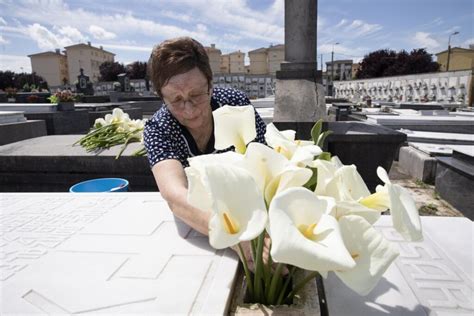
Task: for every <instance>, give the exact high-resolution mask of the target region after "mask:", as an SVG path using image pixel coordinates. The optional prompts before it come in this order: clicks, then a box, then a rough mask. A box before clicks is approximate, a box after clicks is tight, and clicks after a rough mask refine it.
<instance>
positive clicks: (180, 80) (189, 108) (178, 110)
mask: <svg viewBox="0 0 474 316" xmlns="http://www.w3.org/2000/svg"><path fill="white" fill-rule="evenodd" d="M161 94H162V96H163V100H164V102H165V104H166V106H167V107H168V109H169V111H170V112H171V114H173V116H174V117H175V118H176V119H177V120H178V121H179V122H180V123H181V124H182V125H184V126H186V127H188V128H190V129H199V128H202V127H204V126H206V125H207V124H212V110H211V89H210V87H209V86H208V84H207V79H206V77H205V76H204V74H203V73H202V72H201V71H200V70H199V69H198V68H193V69H191V70H190V71H188V72H185V73H182V74H179V75H176V76H173V77H171V78H170V79H169V81H168V83H167V84H166V85H164V86H163V87H162V88H161Z"/></svg>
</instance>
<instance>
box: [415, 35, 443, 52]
mask: <svg viewBox="0 0 474 316" xmlns="http://www.w3.org/2000/svg"><path fill="white" fill-rule="evenodd" d="M412 41H413V43H414V44H415V45H416V46H417V47H426V48H427V49H428V50H432V49H435V48H438V47H439V46H440V44H439V42H438V41H437V40H435V39H434V38H433V37H432V36H431V34H430V33H427V32H416V33H415V35H414V36H413V38H412Z"/></svg>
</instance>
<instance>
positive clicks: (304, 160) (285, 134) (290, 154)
mask: <svg viewBox="0 0 474 316" xmlns="http://www.w3.org/2000/svg"><path fill="white" fill-rule="evenodd" d="M265 140H266V142H267V144H268V145H270V146H271V147H272V148H273V149H275V151H277V152H278V153H280V154H282V155H284V156H285V157H286V158H287V159H288V160H289V161H291V162H292V163H294V164H295V165H297V166H298V167H305V166H307V165H309V164H310V163H311V162H312V161H313V160H314V157H315V156H318V155H320V154H321V153H322V152H323V151H322V150H321V148H319V146H316V145H315V144H314V143H313V142H311V141H304V140H295V131H293V130H286V131H279V130H278V129H277V128H276V127H275V125H273V123H270V124H268V125H267V131H266V133H265Z"/></svg>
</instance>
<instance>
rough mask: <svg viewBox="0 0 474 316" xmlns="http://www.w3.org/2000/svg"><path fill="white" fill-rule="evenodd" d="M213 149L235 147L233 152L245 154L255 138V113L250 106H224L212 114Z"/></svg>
mask: <svg viewBox="0 0 474 316" xmlns="http://www.w3.org/2000/svg"><path fill="white" fill-rule="evenodd" d="M212 115H213V117H214V137H215V144H214V147H215V148H216V149H218V150H222V149H226V148H229V147H230V146H234V147H235V151H236V152H238V153H240V154H243V153H245V150H246V147H247V144H248V143H250V142H251V141H253V140H254V139H255V137H257V131H256V129H255V113H254V108H253V107H252V106H251V105H246V106H229V105H224V106H222V107H220V108H218V109H217V110H215V111H214V112H212Z"/></svg>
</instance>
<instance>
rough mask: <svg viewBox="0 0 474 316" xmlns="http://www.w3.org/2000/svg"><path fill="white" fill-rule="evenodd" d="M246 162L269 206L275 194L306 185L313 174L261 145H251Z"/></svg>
mask: <svg viewBox="0 0 474 316" xmlns="http://www.w3.org/2000/svg"><path fill="white" fill-rule="evenodd" d="M244 160H245V168H246V169H247V170H248V171H249V172H250V174H251V175H252V176H253V177H254V179H255V181H256V183H257V186H258V188H259V189H260V190H261V192H263V194H264V197H265V201H266V202H267V205H269V204H270V202H271V200H272V199H273V197H274V196H275V194H277V193H278V192H280V191H283V190H284V189H287V188H291V187H296V186H302V185H304V184H305V183H306V182H308V180H309V179H310V178H311V175H312V174H313V173H312V171H311V170H309V169H308V168H300V167H297V166H295V165H293V164H292V163H290V162H289V161H288V160H287V159H286V158H285V157H284V156H282V155H280V154H278V153H277V152H275V151H274V150H272V149H271V148H269V147H268V146H265V145H263V144H260V143H251V144H249V146H248V148H247V152H246V153H245V158H244Z"/></svg>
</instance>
